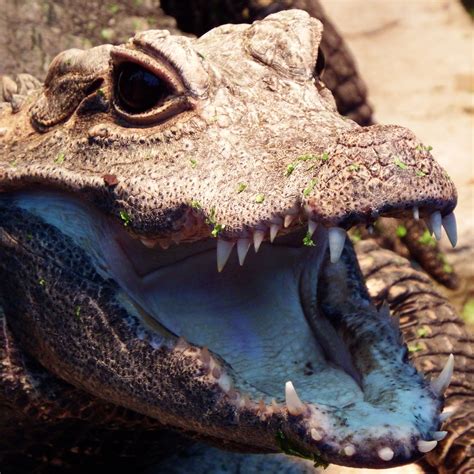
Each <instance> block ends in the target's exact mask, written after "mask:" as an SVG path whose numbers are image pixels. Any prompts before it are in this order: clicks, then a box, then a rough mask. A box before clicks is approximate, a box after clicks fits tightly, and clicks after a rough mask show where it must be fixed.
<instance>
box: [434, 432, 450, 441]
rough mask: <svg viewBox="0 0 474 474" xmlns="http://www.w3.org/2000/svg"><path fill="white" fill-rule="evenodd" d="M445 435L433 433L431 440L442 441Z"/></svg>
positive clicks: (444, 433)
mask: <svg viewBox="0 0 474 474" xmlns="http://www.w3.org/2000/svg"><path fill="white" fill-rule="evenodd" d="M447 434H448V432H447V431H435V432H434V433H433V439H434V440H435V441H442V440H443V439H444V438H446V435H447Z"/></svg>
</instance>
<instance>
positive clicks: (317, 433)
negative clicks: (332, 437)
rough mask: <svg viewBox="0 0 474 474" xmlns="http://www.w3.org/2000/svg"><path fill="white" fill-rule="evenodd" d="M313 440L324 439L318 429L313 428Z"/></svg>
mask: <svg viewBox="0 0 474 474" xmlns="http://www.w3.org/2000/svg"><path fill="white" fill-rule="evenodd" d="M311 438H313V439H314V441H321V440H322V439H323V437H322V436H321V435H320V434H319V432H318V431H317V430H316V428H311Z"/></svg>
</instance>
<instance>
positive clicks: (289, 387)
mask: <svg viewBox="0 0 474 474" xmlns="http://www.w3.org/2000/svg"><path fill="white" fill-rule="evenodd" d="M285 400H286V407H287V408H288V412H289V413H290V415H293V416H298V415H301V414H302V413H303V412H304V411H305V406H304V404H303V402H302V401H301V400H300V397H298V394H297V393H296V390H295V387H293V384H292V383H291V382H290V381H288V382H286V384H285Z"/></svg>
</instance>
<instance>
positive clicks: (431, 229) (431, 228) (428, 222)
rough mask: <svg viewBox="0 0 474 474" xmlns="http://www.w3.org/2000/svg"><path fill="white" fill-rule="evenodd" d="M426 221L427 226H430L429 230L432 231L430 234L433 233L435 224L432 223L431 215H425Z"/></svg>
mask: <svg viewBox="0 0 474 474" xmlns="http://www.w3.org/2000/svg"><path fill="white" fill-rule="evenodd" d="M425 223H426V227H428V230H429V231H430V235H433V226H432V225H431V221H430V218H429V217H425Z"/></svg>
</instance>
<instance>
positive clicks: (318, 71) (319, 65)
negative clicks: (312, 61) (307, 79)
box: [314, 48, 326, 77]
mask: <svg viewBox="0 0 474 474" xmlns="http://www.w3.org/2000/svg"><path fill="white" fill-rule="evenodd" d="M325 66H326V59H325V58H324V53H323V50H322V49H321V48H319V49H318V59H317V60H316V68H315V70H314V73H315V75H316V76H317V77H321V76H322V75H323V72H324V67H325Z"/></svg>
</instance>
